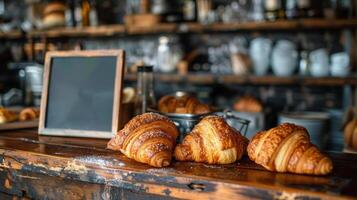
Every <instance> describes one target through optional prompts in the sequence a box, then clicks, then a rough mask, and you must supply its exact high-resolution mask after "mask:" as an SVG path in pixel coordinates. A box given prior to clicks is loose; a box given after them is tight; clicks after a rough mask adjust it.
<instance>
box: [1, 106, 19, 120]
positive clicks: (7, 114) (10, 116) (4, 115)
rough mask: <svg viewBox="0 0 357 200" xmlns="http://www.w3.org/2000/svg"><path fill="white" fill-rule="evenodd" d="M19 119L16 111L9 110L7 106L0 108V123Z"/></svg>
mask: <svg viewBox="0 0 357 200" xmlns="http://www.w3.org/2000/svg"><path fill="white" fill-rule="evenodd" d="M16 120H17V115H16V113H14V112H12V111H10V110H7V109H5V108H0V124H4V123H8V122H13V121H16Z"/></svg>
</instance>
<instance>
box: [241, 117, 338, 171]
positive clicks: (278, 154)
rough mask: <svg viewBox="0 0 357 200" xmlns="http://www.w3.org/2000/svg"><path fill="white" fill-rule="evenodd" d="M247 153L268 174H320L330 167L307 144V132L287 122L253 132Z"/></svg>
mask: <svg viewBox="0 0 357 200" xmlns="http://www.w3.org/2000/svg"><path fill="white" fill-rule="evenodd" d="M247 151H248V156H249V158H250V159H251V160H253V161H255V162H256V163H257V164H260V165H262V166H263V167H265V168H266V169H268V170H270V171H277V172H291V173H297V174H314V175H324V174H328V173H330V172H331V171H332V168H333V166H332V162H331V160H330V159H329V158H328V157H327V156H325V155H324V154H322V153H321V152H320V151H319V150H318V148H317V147H316V146H315V145H313V144H312V143H311V142H310V136H309V134H308V132H307V130H306V129H305V128H304V127H301V126H297V125H294V124H289V123H284V124H281V125H279V126H277V127H275V128H272V129H269V130H267V131H261V132H259V133H257V134H256V135H255V136H254V137H253V138H252V140H251V142H250V143H249V145H248V149H247Z"/></svg>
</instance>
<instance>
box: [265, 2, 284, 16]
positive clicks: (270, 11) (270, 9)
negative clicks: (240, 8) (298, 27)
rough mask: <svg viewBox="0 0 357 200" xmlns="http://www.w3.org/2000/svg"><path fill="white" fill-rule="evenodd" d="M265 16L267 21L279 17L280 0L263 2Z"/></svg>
mask: <svg viewBox="0 0 357 200" xmlns="http://www.w3.org/2000/svg"><path fill="white" fill-rule="evenodd" d="M264 8H265V18H266V19H267V20H269V21H275V20H277V19H279V18H280V12H281V8H282V7H281V1H280V0H266V1H265V4H264Z"/></svg>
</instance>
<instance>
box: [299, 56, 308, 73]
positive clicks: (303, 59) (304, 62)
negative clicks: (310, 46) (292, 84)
mask: <svg viewBox="0 0 357 200" xmlns="http://www.w3.org/2000/svg"><path fill="white" fill-rule="evenodd" d="M299 74H300V75H301V76H308V75H309V54H308V52H307V51H305V50H303V51H301V52H300V61H299Z"/></svg>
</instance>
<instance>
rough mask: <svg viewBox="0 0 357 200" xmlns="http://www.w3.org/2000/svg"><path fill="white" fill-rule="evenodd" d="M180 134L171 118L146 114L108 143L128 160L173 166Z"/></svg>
mask: <svg viewBox="0 0 357 200" xmlns="http://www.w3.org/2000/svg"><path fill="white" fill-rule="evenodd" d="M178 135H179V132H178V130H177V128H176V126H175V124H174V123H173V122H172V121H171V120H170V119H169V118H167V117H165V116H163V115H159V114H155V113H145V114H142V115H138V116H136V117H134V118H133V119H131V120H130V121H129V122H128V123H127V124H126V125H125V126H124V128H123V129H122V130H120V131H119V132H118V133H117V135H116V136H115V137H114V138H112V139H111V140H110V141H109V143H108V146H107V147H108V149H112V150H119V151H121V152H122V153H123V154H124V155H126V156H127V157H129V158H131V159H134V160H136V161H138V162H142V163H147V164H149V165H151V166H154V167H165V166H168V165H170V162H171V158H172V152H173V150H174V147H175V143H176V138H177V136H178Z"/></svg>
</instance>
